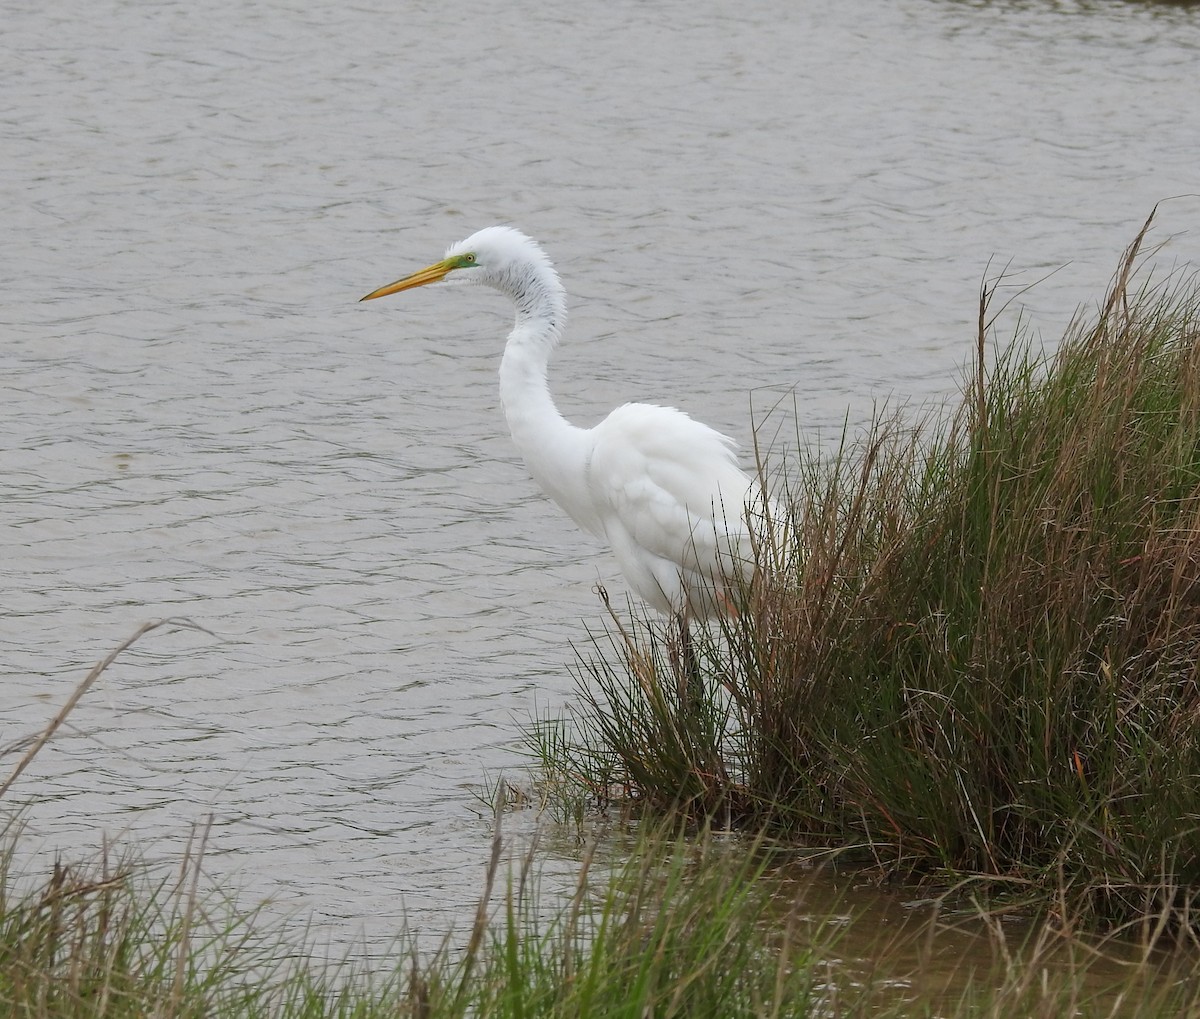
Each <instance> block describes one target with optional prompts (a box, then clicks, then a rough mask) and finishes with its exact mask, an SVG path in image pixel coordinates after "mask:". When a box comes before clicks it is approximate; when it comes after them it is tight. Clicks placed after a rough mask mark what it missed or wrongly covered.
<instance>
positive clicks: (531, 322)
mask: <svg viewBox="0 0 1200 1019" xmlns="http://www.w3.org/2000/svg"><path fill="white" fill-rule="evenodd" d="M509 296H511V297H512V298H513V301H514V303H515V304H516V307H517V318H516V324H515V326H514V327H513V331H512V332H511V333H509V336H508V343H507V344H506V345H505V347H504V357H503V358H502V359H501V361H500V402H501V404H502V405H503V407H504V416H505V418H507V420H508V427H509V431H511V432H512V437H513V442H514V444H515V445H516V447H517V449H518V450H519V451H520V453H521V456H522V458H523V459H524V460H525V463H526V465H527V466H528V468H529V472H530V474H532V475H533V478H534V480H535V481H537V483H538V484H539V485H541V487H542V488H543V489H544V490H545V491H546V493H547V494H548V495H549V496H550V497H551V498H552V499H554V501H555V502H557V503H558V504H559V505H560V506H562V507H563V508H564V509H565V510H566V511H567V512H568V513H569V514H570V515H571V516H572V517H575V518H576V520H577V522H579V523H581V524H583V525H584V526H585V527H588V528H589V529H593V530H594V529H595V524H594V522H593V521H591V520H583V519H580V516H579V513H580V512H582V511H581V509H580V505H581V503H580V500H581V498H582V496H583V492H584V490H585V488H586V484H587V482H586V477H585V470H586V459H587V449H586V435H587V433H586V432H585V430H584V429H581V428H577V427H575V426H574V425H572V424H570V423H569V422H568V421H567V420H566V418H564V417H563V416H562V414H560V413H559V411H558V408H557V407H555V405H554V400H553V399H552V398H551V396H550V387H549V383H548V382H547V380H546V366H547V364H548V363H549V360H550V355H551V354H552V353H553V351H554V347H555V345H556V344H557V343H558V339H559V337H560V335H561V334H562V329H563V325H564V324H565V322H566V314H567V313H566V299H565V296H564V294H563V290H562V286H561V284H559V282H558V280H557V278H554V277H549V276H547V277H544V278H543V277H539V278H536V279H534V280H529V279H526V280H523V281H522V285H521V286H520V287H519V288H514V290H512V291H510V294H509Z"/></svg>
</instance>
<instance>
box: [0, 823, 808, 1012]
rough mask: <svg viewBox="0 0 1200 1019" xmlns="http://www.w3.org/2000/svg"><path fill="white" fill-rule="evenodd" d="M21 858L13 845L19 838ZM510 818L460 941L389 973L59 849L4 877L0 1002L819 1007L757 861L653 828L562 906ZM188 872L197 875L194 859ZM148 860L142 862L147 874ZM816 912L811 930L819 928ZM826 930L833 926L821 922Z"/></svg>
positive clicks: (184, 889)
mask: <svg viewBox="0 0 1200 1019" xmlns="http://www.w3.org/2000/svg"><path fill="white" fill-rule="evenodd" d="M8 852H9V856H8V857H7V859H8V860H11V852H12V849H11V846H10V848H9V850H8ZM502 855H503V854H502V843H501V840H500V836H499V832H497V836H496V840H495V843H494V847H493V854H492V858H491V862H490V865H489V867H488V870H487V874H486V880H485V889H484V893H483V896H482V898H481V900H480V904H479V912H478V916H477V918H476V921H475V924H474V926H473V928H472V929H471V931H470V932H469V936H468V937H467V938H466V939H465V940H466V945H465V947H463V946H462V944H461V942H459V943H457V944H455V943H451V942H450V941H449V940H447V941H445V942H443V943H442V944H441V945H440V947H436V948H435V949H434V950H433V951H432V952H431V953H427V954H424V955H422V954H421V952H420V951H419V950H418V946H417V944H416V942H415V940H414V939H411V938H402V939H401V940H400V941H399V942H398V943H397V945H396V946H395V948H394V949H393V953H392V955H391V959H392V962H391V963H390V969H383V971H382V972H381V971H379V970H376V971H374V972H368V971H366V970H365V969H364V968H363V967H361V966H360V965H354V964H352V963H351V962H349V961H347V962H345V963H343V964H342V965H340V966H338V965H336V964H335V965H333V966H330V965H328V964H326V963H315V962H313V961H311V960H310V952H309V949H308V947H307V946H304V945H295V944H289V943H288V942H287V941H286V940H285V939H284V938H283V937H281V936H277V935H276V934H273V933H272V931H271V929H270V927H269V925H268V926H264V924H263V923H262V921H261V920H259V919H257V918H256V917H255V916H254V915H242V914H239V913H238V912H237V910H236V909H235V907H233V906H232V905H231V904H230V903H228V902H226V901H220V900H218V901H215V902H214V901H212V899H211V897H206V896H204V895H202V894H201V895H197V894H196V892H195V887H194V883H193V880H192V875H195V874H198V873H199V861H200V859H201V857H200V854H199V852H197V853H196V854H195V855H194V856H193V857H192V858H191V862H190V863H186V864H185V867H184V871H185V879H184V880H183V881H182V883H180V882H175V883H172V882H169V881H168V882H162V883H159V884H147V883H146V882H145V881H144V880H142V878H144V876H145V873H144V871H140V872H139V870H138V868H133V867H115V866H112V865H110V864H109V863H107V862H105V863H103V864H101V866H100V867H98V868H91V869H89V868H77V867H69V866H64V865H62V864H58V863H56V864H55V866H54V868H53V872H52V874H51V876H50V878H49V880H48V881H46V882H45V883H44V884H43V885H41V886H40V887H34V888H32V889H30V890H29V891H27V892H26V893H24V894H19V893H18V892H17V891H16V890H15V887H14V885H15V883H16V882H14V881H12V880H11V879H10V878H9V876H8V868H7V866H6V867H5V874H4V878H5V880H4V881H3V882H2V883H0V1014H3V1015H5V1016H12V1017H14V1019H16V1017H22V1019H24V1017H28V1019H35V1017H36V1019H57V1017H97V1019H99V1017H124V1016H150V1015H152V1016H157V1017H162V1019H176V1017H180V1019H182V1017H191V1016H195V1017H206V1019H208V1017H218V1016H230V1017H234V1016H237V1017H242V1016H246V1017H257V1016H271V1017H279V1019H291V1017H316V1016H339V1017H340V1016H345V1017H361V1019H370V1017H372V1016H389V1017H414V1019H415V1017H443V1016H444V1017H460V1016H482V1015H486V1016H495V1017H506V1016H513V1017H517V1016H529V1017H535V1016H545V1017H559V1016H561V1017H564V1019H565V1017H580V1016H617V1015H629V1016H648V1015H653V1016H663V1017H670V1016H680V1017H683V1016H698V1015H711V1016H722V1017H738V1016H747V1017H750V1016H763V1015H770V1016H781V1017H783V1016H794V1017H804V1016H809V1015H813V1014H818V1013H817V1012H816V1011H815V1008H816V1003H817V1001H818V1000H819V998H820V994H819V993H817V991H815V990H814V983H815V979H816V978H815V973H816V972H817V967H815V966H814V965H813V964H812V962H811V959H812V955H811V952H812V948H811V945H809V944H806V943H804V942H803V941H802V940H801V939H800V938H799V937H798V936H797V931H798V930H799V929H800V924H799V920H798V919H797V916H796V915H795V913H794V911H793V915H791V916H788V915H786V914H787V910H786V909H783V908H778V907H775V908H772V914H773V915H774V916H776V918H777V919H778V923H776V924H772V925H770V926H768V925H764V924H762V923H761V922H760V920H761V918H762V916H763V915H764V913H765V912H766V911H767V910H768V908H769V905H768V900H769V896H770V891H769V888H768V886H767V885H765V884H764V883H762V882H759V881H757V880H756V878H757V877H758V875H760V874H761V872H762V868H763V862H762V858H761V857H760V856H759V855H757V854H755V853H753V852H745V851H743V850H742V849H741V848H740V847H738V846H736V845H731V844H722V843H720V842H718V841H714V840H711V839H709V840H689V841H683V840H679V839H674V838H670V837H666V838H665V839H664V837H663V836H660V835H656V834H653V833H649V834H646V835H644V836H643V837H642V838H641V839H640V840H639V841H638V846H637V852H635V854H634V855H633V857H632V859H631V861H630V862H629V863H628V864H626V865H624V866H622V867H619V868H617V869H616V871H615V872H612V873H609V872H606V871H605V870H604V869H602V868H595V869H594V868H593V867H592V861H591V857H590V855H589V856H588V857H587V858H585V860H584V862H583V865H582V866H581V869H580V874H579V883H578V886H577V888H576V890H575V893H574V895H573V896H571V897H570V898H569V900H568V901H566V902H565V903H560V904H559V906H558V907H557V908H556V907H554V906H553V904H548V903H547V902H546V901H545V899H544V897H543V896H542V895H541V894H540V893H539V891H538V885H537V880H536V876H535V874H534V864H533V860H534V857H533V852H532V850H531V851H530V853H529V854H527V855H526V856H525V858H524V859H523V860H522V861H519V862H518V865H517V867H516V870H515V871H514V870H512V869H510V872H509V880H508V885H507V888H506V889H505V890H504V891H503V892H498V893H497V894H496V895H495V897H494V898H493V894H492V892H493V887H494V883H495V881H496V878H497V877H500V878H501V880H503V876H502V874H501V872H502V870H503V864H502ZM187 872H190V874H189V873H187ZM139 874H140V876H139ZM819 928H820V925H819V924H817V925H813V924H806V925H805V928H804V929H805V930H806V931H812V930H814V929H816V930H818V931H819ZM818 936H820V937H823V938H824V940H825V942H826V943H827V942H828V941H829V940H830V936H829V935H828V934H824V935H819V934H818Z"/></svg>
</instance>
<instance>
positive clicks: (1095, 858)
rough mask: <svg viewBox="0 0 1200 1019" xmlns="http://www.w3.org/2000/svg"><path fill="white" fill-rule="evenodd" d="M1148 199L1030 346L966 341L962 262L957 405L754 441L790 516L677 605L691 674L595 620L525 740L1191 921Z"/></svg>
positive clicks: (1190, 722)
mask: <svg viewBox="0 0 1200 1019" xmlns="http://www.w3.org/2000/svg"><path fill="white" fill-rule="evenodd" d="M1151 218H1153V217H1151ZM1149 225H1150V221H1149V220H1148V221H1147V223H1146V226H1145V227H1143V229H1142V231H1141V233H1140V234H1139V235H1138V237H1137V239H1136V240H1135V242H1134V243H1133V244H1132V245H1131V246H1130V248H1129V249H1128V251H1127V252H1126V253H1125V256H1124V258H1123V259H1122V262H1121V265H1120V268H1119V270H1118V272H1117V274H1116V276H1115V279H1114V281H1113V284H1112V287H1111V289H1110V291H1109V293H1108V294H1107V295H1106V297H1105V300H1104V302H1103V305H1102V307H1101V309H1100V312H1099V315H1098V317H1097V318H1096V319H1095V321H1093V322H1091V323H1090V324H1084V323H1081V322H1077V323H1075V324H1074V325H1073V326H1072V328H1071V329H1070V331H1069V332H1068V335H1067V336H1066V337H1065V338H1064V340H1063V342H1062V343H1061V345H1060V346H1059V348H1058V349H1057V352H1056V353H1054V354H1053V355H1052V356H1049V357H1047V356H1045V355H1043V354H1041V353H1040V352H1039V351H1037V350H1035V349H1034V347H1033V345H1032V344H1031V343H1030V342H1029V341H1028V340H1027V339H1020V338H1019V339H1018V341H1017V342H1015V343H1013V344H1012V345H1010V346H1008V347H1006V348H1005V349H1003V350H1001V351H1000V352H999V353H998V354H997V355H996V356H995V357H994V359H993V361H992V363H991V365H990V366H989V365H988V360H987V357H986V353H987V345H988V343H987V341H988V339H989V338H990V337H992V335H993V331H994V319H993V317H992V310H993V304H994V298H995V295H996V288H997V286H998V282H999V281H994V282H992V283H989V284H986V285H985V286H984V288H983V290H982V293H981V296H980V302H979V329H978V336H977V351H976V364H975V369H974V372H973V374H972V377H971V379H970V381H969V383H968V385H967V386H966V387H965V392H964V395H963V399H962V401H961V403H960V405H959V406H958V407H957V408H955V409H953V410H952V411H951V412H950V413H949V414H947V415H946V416H945V417H943V418H940V419H936V420H932V421H925V422H921V423H918V424H915V425H914V424H911V423H906V422H905V421H903V420H901V419H900V418H898V417H895V416H893V417H890V418H882V417H881V418H879V419H877V420H876V422H875V423H874V424H873V426H872V427H871V428H870V429H869V430H868V431H867V433H866V434H865V435H864V436H863V437H862V438H861V439H859V440H857V441H846V442H844V443H843V445H842V446H841V448H839V449H838V450H836V451H835V452H834V453H832V454H822V453H808V454H805V455H803V456H802V457H801V458H800V459H799V461H798V462H792V463H789V464H787V465H786V466H784V467H782V468H780V469H779V470H778V471H776V473H777V474H779V475H781V476H782V486H781V487H783V488H784V489H785V490H786V498H785V499H784V500H782V501H784V502H786V503H787V505H789V506H790V509H791V532H792V535H793V537H794V540H791V541H789V542H788V543H787V545H786V547H784V546H781V545H779V544H778V543H774V542H772V541H770V540H769V538H768V539H764V542H763V544H764V547H763V548H762V549H761V550H760V553H761V555H760V559H761V565H762V566H763V567H764V568H763V570H762V571H761V572H760V576H759V578H758V580H757V581H756V583H755V584H754V585H752V587H751V588H749V589H747V590H745V591H743V592H742V593H741V599H740V601H741V606H740V609H741V610H740V611H739V612H738V613H737V614H736V615H732V616H730V617H728V618H726V619H723V620H722V621H721V622H720V624H719V625H717V626H710V627H709V629H708V630H707V631H706V632H705V633H702V634H698V635H697V637H698V640H697V644H698V645H699V646H700V652H701V657H702V658H703V660H704V663H705V674H706V679H707V684H708V694H709V696H708V697H707V698H706V704H705V705H704V706H702V707H701V708H699V709H691V708H689V706H688V703H687V701H686V699H685V696H684V694H683V693H682V692H681V690H682V687H681V684H680V682H679V677H678V665H677V661H678V656H677V655H675V654H673V653H672V649H671V648H670V646H669V642H668V640H667V639H666V638H665V637H663V636H662V633H663V631H661V630H659V629H658V628H657V627H655V626H651V625H648V624H647V625H635V626H633V627H632V628H630V627H628V626H618V627H616V628H615V629H614V631H613V635H612V643H611V647H610V653H607V654H601V655H597V656H596V657H594V658H592V659H589V660H588V661H587V662H585V665H586V672H587V675H586V677H585V678H587V679H588V680H590V682H588V683H586V684H584V695H583V696H584V703H583V707H582V710H581V713H580V715H579V716H578V718H577V720H576V721H577V725H575V726H574V727H570V726H567V725H565V724H562V723H551V724H548V725H546V726H542V727H540V728H539V730H538V731H537V733H536V734H535V735H534V741H535V743H536V745H537V750H538V752H539V754H540V755H541V756H542V758H543V761H544V762H545V764H546V766H547V770H548V771H549V772H550V773H552V774H555V775H564V774H565V775H571V776H574V778H575V780H576V781H577V782H582V784H583V785H584V786H585V787H586V788H588V789H590V790H592V792H593V795H594V797H596V798H601V799H602V798H604V797H607V796H609V795H611V794H612V792H613V790H614V789H615V790H621V791H625V792H628V793H629V794H631V795H632V797H633V798H634V799H635V800H637V801H639V802H640V803H642V804H645V805H650V806H653V807H657V808H663V807H671V806H674V807H676V808H678V807H682V808H684V809H685V810H686V811H688V812H690V813H692V814H696V815H708V816H713V815H716V816H723V817H725V818H727V819H728V820H729V821H730V822H731V823H734V824H742V825H746V826H750V827H753V828H756V829H757V828H759V827H764V826H765V827H766V828H768V829H771V830H773V831H775V832H777V833H781V834H784V835H788V836H793V837H802V838H805V839H809V840H813V839H815V840H820V841H823V842H826V843H830V844H836V845H839V846H845V845H854V846H859V847H863V849H864V851H865V852H866V853H868V854H869V856H870V857H871V858H872V859H873V860H874V861H876V862H877V863H879V864H881V865H884V866H886V867H887V868H889V869H896V870H899V871H901V872H902V873H909V874H911V873H928V872H931V871H936V872H938V873H942V874H944V873H945V872H946V871H951V872H956V873H958V874H971V875H983V876H986V877H987V878H988V879H990V882H991V886H992V887H993V888H999V887H1007V888H1009V889H1010V890H1012V891H1013V892H1015V893H1018V894H1022V895H1027V896H1028V897H1029V898H1031V899H1033V900H1039V901H1041V902H1043V903H1046V902H1051V901H1054V902H1067V900H1069V902H1067V905H1068V908H1067V912H1068V913H1069V914H1070V915H1072V916H1076V917H1082V918H1085V919H1087V920H1107V921H1111V922H1114V923H1128V922H1137V921H1140V920H1144V919H1146V918H1156V919H1162V920H1163V921H1164V925H1165V926H1166V927H1168V928H1169V929H1171V930H1173V931H1175V932H1176V933H1180V932H1190V936H1195V934H1196V932H1197V931H1198V930H1200V915H1198V912H1197V911H1198V910H1200V678H1198V673H1197V670H1198V668H1200V666H1198V662H1200V289H1198V287H1197V284H1196V280H1195V278H1194V277H1190V276H1189V277H1186V278H1181V277H1172V278H1169V279H1168V280H1166V281H1164V282H1161V283H1157V284H1155V283H1153V282H1143V283H1140V284H1139V283H1137V282H1136V277H1137V273H1136V272H1135V269H1136V267H1137V261H1138V257H1139V252H1140V247H1141V243H1142V241H1143V238H1144V236H1145V233H1146V230H1147V228H1148V227H1149ZM631 677H632V682H631ZM1064 896H1065V897H1066V899H1064V898H1063V897H1064Z"/></svg>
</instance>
